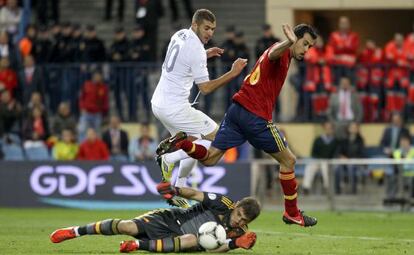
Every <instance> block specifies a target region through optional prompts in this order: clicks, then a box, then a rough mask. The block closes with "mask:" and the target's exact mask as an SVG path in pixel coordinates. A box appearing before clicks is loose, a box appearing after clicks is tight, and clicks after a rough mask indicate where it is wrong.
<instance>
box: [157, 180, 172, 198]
mask: <svg viewBox="0 0 414 255" xmlns="http://www.w3.org/2000/svg"><path fill="white" fill-rule="evenodd" d="M157 191H158V193H160V194H161V196H163V197H164V198H165V199H167V200H168V199H171V198H172V197H173V196H175V195H177V191H176V189H175V187H173V186H171V183H170V182H160V183H158V185H157Z"/></svg>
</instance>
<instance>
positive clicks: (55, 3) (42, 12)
mask: <svg viewBox="0 0 414 255" xmlns="http://www.w3.org/2000/svg"><path fill="white" fill-rule="evenodd" d="M59 3H60V0H37V1H36V12H37V19H38V20H39V23H40V24H41V25H47V24H48V23H49V21H50V20H51V21H52V22H54V23H57V22H59V18H60V9H59ZM48 14H51V16H49V15H48Z"/></svg>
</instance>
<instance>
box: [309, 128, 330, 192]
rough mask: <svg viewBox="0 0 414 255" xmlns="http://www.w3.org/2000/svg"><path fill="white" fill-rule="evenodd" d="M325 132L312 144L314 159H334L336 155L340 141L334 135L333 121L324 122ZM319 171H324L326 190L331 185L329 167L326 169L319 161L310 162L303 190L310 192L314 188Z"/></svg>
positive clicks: (323, 178) (323, 177)
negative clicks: (314, 181) (313, 184)
mask: <svg viewBox="0 0 414 255" xmlns="http://www.w3.org/2000/svg"><path fill="white" fill-rule="evenodd" d="M322 128H323V133H322V134H321V135H320V136H319V137H317V138H315V140H314V141H313V145H312V153H311V157H312V159H332V158H333V157H334V156H335V153H336V150H337V147H338V141H337V140H336V138H335V135H334V126H333V124H332V122H325V123H323V124H322ZM318 171H321V173H322V180H323V187H324V189H325V191H327V190H328V187H329V169H324V168H322V167H321V165H320V164H318V163H313V162H312V163H309V164H307V165H306V167H305V172H304V176H303V191H304V193H305V194H309V193H310V190H311V188H312V183H313V180H314V178H315V175H316V174H317V172H318Z"/></svg>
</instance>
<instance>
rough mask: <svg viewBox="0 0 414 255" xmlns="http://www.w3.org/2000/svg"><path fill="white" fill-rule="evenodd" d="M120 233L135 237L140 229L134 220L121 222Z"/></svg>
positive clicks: (119, 225)
mask: <svg viewBox="0 0 414 255" xmlns="http://www.w3.org/2000/svg"><path fill="white" fill-rule="evenodd" d="M118 231H119V233H120V234H124V235H130V236H135V235H137V234H138V227H137V225H136V224H135V223H134V222H133V221H132V220H121V221H120V222H119V224H118Z"/></svg>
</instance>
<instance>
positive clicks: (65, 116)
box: [51, 102, 76, 137]
mask: <svg viewBox="0 0 414 255" xmlns="http://www.w3.org/2000/svg"><path fill="white" fill-rule="evenodd" d="M51 129H52V130H51V131H52V135H53V136H55V137H60V135H61V134H62V132H63V130H70V131H72V134H74V133H75V131H76V120H75V117H73V115H72V113H71V112H70V105H69V103H68V102H61V103H60V104H59V108H58V112H57V114H56V116H54V118H53V120H52V128H51Z"/></svg>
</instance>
